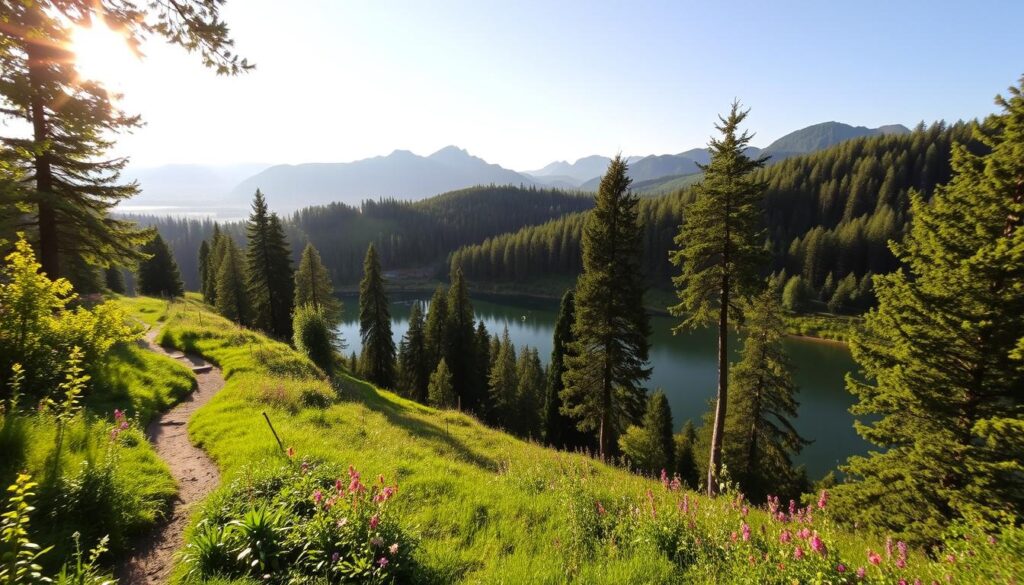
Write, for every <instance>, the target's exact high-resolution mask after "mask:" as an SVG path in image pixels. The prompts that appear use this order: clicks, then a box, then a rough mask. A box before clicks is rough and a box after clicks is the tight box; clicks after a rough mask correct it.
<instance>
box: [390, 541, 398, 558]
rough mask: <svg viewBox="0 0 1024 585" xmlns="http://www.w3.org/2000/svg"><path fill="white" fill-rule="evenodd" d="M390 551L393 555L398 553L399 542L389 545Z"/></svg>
mask: <svg viewBox="0 0 1024 585" xmlns="http://www.w3.org/2000/svg"><path fill="white" fill-rule="evenodd" d="M388 552H390V553H391V554H393V555H397V554H398V543H397V542H396V543H395V544H392V545H391V546H389V547H388Z"/></svg>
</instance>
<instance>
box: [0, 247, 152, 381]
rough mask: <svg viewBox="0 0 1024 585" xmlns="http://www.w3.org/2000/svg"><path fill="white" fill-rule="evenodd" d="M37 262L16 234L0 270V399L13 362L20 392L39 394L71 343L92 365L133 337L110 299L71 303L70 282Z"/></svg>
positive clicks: (58, 374) (59, 371) (59, 372)
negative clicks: (42, 269) (91, 303)
mask: <svg viewBox="0 0 1024 585" xmlns="http://www.w3.org/2000/svg"><path fill="white" fill-rule="evenodd" d="M40 267H41V266H40V264H39V263H38V262H36V259H35V254H34V253H33V252H32V248H31V246H29V244H28V242H26V241H25V239H24V238H21V239H19V240H18V242H17V243H16V244H15V249H14V251H13V252H11V253H10V254H9V255H8V256H7V258H6V264H5V265H4V267H3V268H2V269H0V307H2V309H0V398H4V397H6V396H7V388H8V384H7V382H8V380H9V379H10V377H11V375H12V367H13V366H14V364H21V366H22V368H23V377H24V379H23V381H22V383H21V390H22V392H24V393H25V394H26V395H27V396H30V397H34V398H42V397H44V396H46V394H47V393H48V392H49V391H50V390H51V389H53V388H56V387H57V386H58V384H60V382H61V378H62V377H63V371H64V369H63V368H62V367H61V366H62V365H63V363H64V360H65V358H66V357H67V356H68V355H69V354H70V353H71V350H72V348H74V347H78V348H80V350H81V352H82V363H84V364H96V363H98V362H99V361H100V358H101V357H102V356H103V355H105V354H106V353H107V351H109V350H110V348H111V347H113V346H114V345H115V344H116V343H118V342H122V341H128V340H131V339H134V338H135V337H137V336H138V333H137V331H135V330H134V329H133V328H132V327H131V326H129V325H128V321H127V319H126V317H125V314H124V313H123V312H122V311H121V310H120V309H119V308H118V307H117V306H115V305H113V304H110V303H103V304H100V305H98V306H96V307H95V308H93V309H91V310H90V309H87V308H85V307H82V306H78V307H75V308H71V307H70V305H71V303H73V302H74V301H75V300H76V299H77V296H76V295H75V293H74V290H73V289H72V287H71V283H69V282H68V281H67V280H65V279H63V278H59V279H57V280H50V279H49V278H48V277H47V276H46V275H45V274H43V273H40V272H39V270H40Z"/></svg>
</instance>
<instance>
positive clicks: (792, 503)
mask: <svg viewBox="0 0 1024 585" xmlns="http://www.w3.org/2000/svg"><path fill="white" fill-rule="evenodd" d="M793 516H796V500H790V501H789V517H790V518H792V517H793Z"/></svg>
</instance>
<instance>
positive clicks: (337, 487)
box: [334, 478, 345, 494]
mask: <svg viewBox="0 0 1024 585" xmlns="http://www.w3.org/2000/svg"><path fill="white" fill-rule="evenodd" d="M344 489H345V484H343V483H341V479H340V478H339V479H336V480H334V491H336V492H338V493H339V494H340V493H341V492H342V490H344Z"/></svg>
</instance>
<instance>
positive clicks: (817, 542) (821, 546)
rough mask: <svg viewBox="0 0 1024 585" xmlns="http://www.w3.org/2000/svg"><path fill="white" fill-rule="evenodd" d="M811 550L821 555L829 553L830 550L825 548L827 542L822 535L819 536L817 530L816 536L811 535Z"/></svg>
mask: <svg viewBox="0 0 1024 585" xmlns="http://www.w3.org/2000/svg"><path fill="white" fill-rule="evenodd" d="M811 550H813V551H814V552H816V553H818V554H819V555H821V556H825V555H827V554H828V551H826V550H825V543H824V542H822V540H821V537H820V536H818V533H817V532H815V533H814V536H812V537H811Z"/></svg>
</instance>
